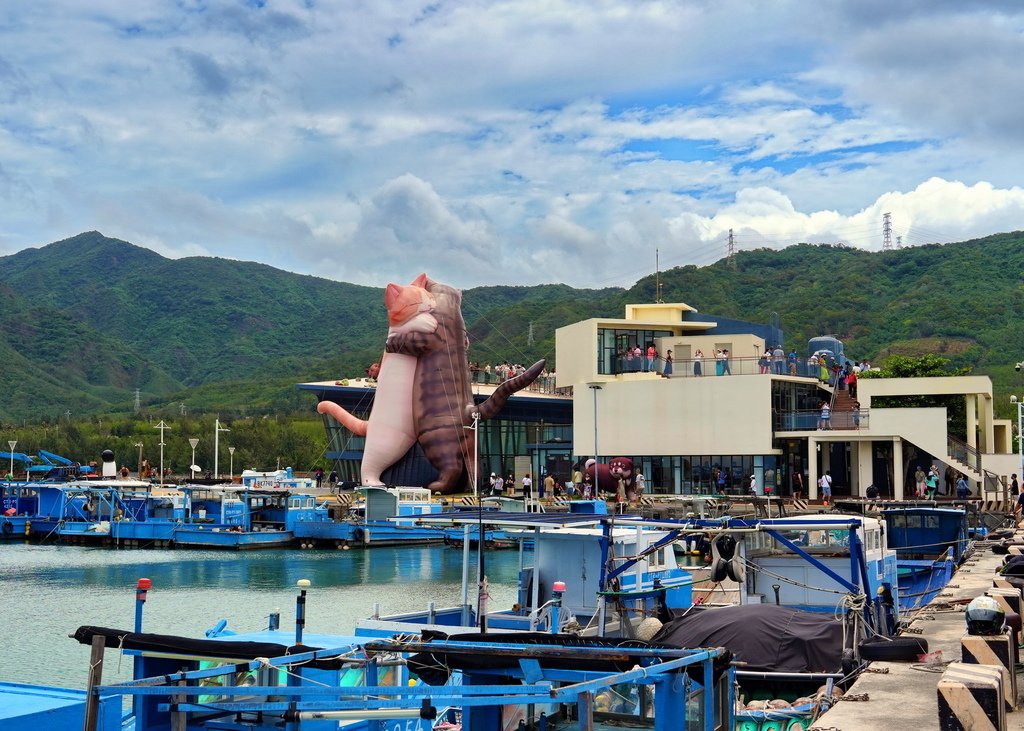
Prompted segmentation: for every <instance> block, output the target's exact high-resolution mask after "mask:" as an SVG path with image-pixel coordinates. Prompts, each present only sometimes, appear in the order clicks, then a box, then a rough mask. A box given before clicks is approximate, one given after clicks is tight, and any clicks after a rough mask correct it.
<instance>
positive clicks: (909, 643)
mask: <svg viewBox="0 0 1024 731" xmlns="http://www.w3.org/2000/svg"><path fill="white" fill-rule="evenodd" d="M859 647H860V657H861V660H884V661H887V662H917V656H918V655H924V654H925V653H927V652H928V640H927V639H926V638H924V637H918V636H916V635H915V636H909V637H908V636H905V635H904V636H900V637H887V638H885V639H882V638H872V639H870V640H864V641H862V642H861V643H860V646H859Z"/></svg>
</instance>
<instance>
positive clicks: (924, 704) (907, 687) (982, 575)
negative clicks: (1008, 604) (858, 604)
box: [810, 544, 1024, 731]
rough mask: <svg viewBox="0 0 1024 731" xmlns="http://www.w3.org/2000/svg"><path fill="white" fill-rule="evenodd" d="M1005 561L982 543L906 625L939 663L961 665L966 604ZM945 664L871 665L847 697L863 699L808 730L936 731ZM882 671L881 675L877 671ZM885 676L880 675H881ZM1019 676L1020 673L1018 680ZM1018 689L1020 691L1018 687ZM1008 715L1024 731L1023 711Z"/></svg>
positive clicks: (1012, 728) (1010, 724) (1013, 727)
mask: <svg viewBox="0 0 1024 731" xmlns="http://www.w3.org/2000/svg"><path fill="white" fill-rule="evenodd" d="M1002 563H1003V557H1002V556H998V555H996V554H994V553H992V551H991V550H990V549H989V548H988V547H987V546H984V545H983V544H982V545H981V546H979V548H978V549H977V550H976V551H975V553H974V555H973V556H971V557H970V558H969V559H968V560H967V561H966V562H965V563H964V564H963V566H962V567H961V568H960V570H959V571H958V572H957V573H956V574H955V575H954V576H953V581H952V583H950V584H949V585H948V586H947V587H946V588H945V590H943V591H942V592H941V593H940V594H939V596H937V597H935V599H933V600H932V601H931V602H930V603H929V604H928V605H927V606H926V607H924V608H923V609H922V611H921V612H920V613H919V614H918V615H917V619H916V620H915V621H914V622H913V623H912V624H911V625H910V626H911V629H920V630H921V636H922V637H926V638H927V639H928V650H929V652H930V653H934V652H936V651H941V652H942V662H943V663H948V662H950V661H956V662H959V661H960V639H961V638H962V637H963V636H964V634H965V633H966V626H965V624H964V605H963V604H951V602H956V601H957V600H970V599H973V598H974V597H977V596H981V595H982V594H984V593H985V591H986V590H987V589H991V588H992V579H993V578H995V575H996V572H997V571H998V570H999V568H1000V566H1002ZM944 667H945V665H941V666H939V667H937V668H934V669H929V668H927V667H925V666H924V665H922V664H920V663H898V662H873V663H872V664H871V668H870V669H871V670H874V671H875V672H866V673H863V674H862V675H861V676H860V677H859V678H858V679H857V681H856V682H855V683H854V684H853V686H852V687H851V688H850V690H849V692H848V693H847V695H848V696H849V697H851V698H852V699H856V698H859V697H862V696H866V700H861V701H857V700H850V701H846V702H839V703H836V704H835V705H834V706H833V707H832V708H831V709H830V710H829V711H828V712H826V713H824V714H822V716H821V717H820V718H819V719H818V720H817V721H816V722H815V723H814V725H813V726H811V727H810V728H811V730H812V731H825V729H830V730H831V731H874V730H876V729H877V731H892V729H893V728H894V721H898V725H899V726H901V727H903V728H913V729H914V731H932V730H933V729H934V731H939V729H940V726H939V712H938V695H937V686H938V683H939V679H940V678H941V677H942V670H943V669H944ZM878 670H882V673H879V672H877V671H878ZM883 673H884V674H883ZM1021 677H1022V674H1021V673H1019V672H1018V678H1021ZM1018 688H1019V689H1021V690H1024V686H1022V685H1021V684H1020V682H1018ZM1020 701H1021V697H1020V695H1018V698H1017V709H1016V710H1014V711H1012V712H1010V713H1007V716H1006V721H1007V723H1006V728H1007V729H1008V731H1024V706H1022V705H1021V702H1020Z"/></svg>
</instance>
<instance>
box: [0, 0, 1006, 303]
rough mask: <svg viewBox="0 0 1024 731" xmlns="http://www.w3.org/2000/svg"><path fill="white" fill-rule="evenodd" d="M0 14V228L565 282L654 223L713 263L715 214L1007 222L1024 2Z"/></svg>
mask: <svg viewBox="0 0 1024 731" xmlns="http://www.w3.org/2000/svg"><path fill="white" fill-rule="evenodd" d="M3 17H4V22H2V23H0V102H2V104H3V109H4V112H3V115H0V206H2V209H3V210H4V212H5V215H4V221H3V224H2V227H3V228H2V229H0V251H6V252H12V251H15V250H18V249H20V248H23V247H25V246H37V245H40V244H43V243H46V242H48V241H53V240H58V239H62V238H66V237H67V236H70V235H73V234H75V233H77V232H80V231H84V230H89V229H99V230H101V231H103V232H104V233H107V234H108V235H111V236H115V237H118V238H123V239H127V240H130V241H133V242H135V243H139V244H142V245H146V246H151V247H153V248H154V249H156V250H157V251H160V252H161V253H164V254H166V255H169V256H184V255H195V254H203V253H207V254H210V255H216V256H226V257H231V258H243V259H244V258H250V259H256V260H259V261H264V262H266V263H269V264H271V265H274V266H279V267H282V268H285V269H292V270H299V271H303V272H307V273H316V274H326V275H328V276H333V277H336V278H339V279H346V280H349V281H357V282H360V283H366V284H374V285H381V284H383V283H384V282H386V281H389V280H401V279H404V278H406V277H408V276H410V275H413V274H416V273H418V272H419V271H420V270H422V269H430V268H433V269H434V272H436V274H437V276H438V277H439V278H443V279H447V280H449V281H452V282H455V283H457V284H460V285H462V286H471V285H475V284H492V283H508V284H516V283H535V282H545V281H566V282H569V283H572V284H575V285H583V286H586V285H592V284H607V283H614V284H630V283H631V282H632V279H633V278H635V276H636V275H637V274H643V273H646V272H647V271H649V270H650V269H651V268H652V266H653V264H652V262H653V251H654V249H655V248H659V249H660V250H661V251H662V255H663V261H664V260H666V259H668V260H669V261H670V262H671V263H686V262H688V261H690V262H697V263H707V262H709V261H712V260H714V259H715V258H718V257H720V256H721V255H724V252H725V247H724V236H725V235H726V233H727V231H728V229H729V228H733V229H734V231H735V232H736V233H737V235H738V236H739V237H740V241H741V245H755V244H756V245H770V246H781V245H785V244H786V243H792V242H795V241H801V240H822V241H827V240H842V241H845V242H847V243H852V244H855V245H860V246H867V247H876V248H877V246H878V244H879V241H880V233H879V231H880V216H881V213H883V212H885V211H891V212H892V214H893V224H894V230H895V231H896V232H897V233H901V232H902V233H905V235H906V236H907V240H908V242H910V243H916V242H917V241H918V240H919V239H917V238H916V234H915V233H914V227H915V226H916V227H917V228H918V229H919V230H922V229H926V230H928V231H929V232H931V233H933V234H934V233H940V234H943V235H946V236H948V239H947V240H955V239H957V238H965V237H969V236H977V235H983V234H986V233H992V232H995V231H1002V230H1007V229H1019V228H1022V226H1021V224H1020V220H1021V212H1022V211H1021V206H1022V204H1021V191H1020V188H1019V187H1018V186H1019V185H1020V178H1019V172H1018V171H1019V170H1020V169H1021V168H1022V166H1024V160H1022V159H1021V158H1022V157H1024V153H1022V152H1021V150H1022V149H1024V146H1021V145H1020V144H1016V143H1018V142H1019V141H1020V140H1019V138H1020V137H1021V134H1022V132H1021V130H1022V129H1024V128H1022V127H1021V126H1020V124H1019V123H1018V120H1019V119H1020V118H1021V112H1022V111H1024V109H1022V106H1024V102H1022V101H1021V99H1024V93H1022V92H1024V88H1022V84H1024V81H1022V80H1021V76H1020V74H1019V73H1018V70H1017V68H1016V67H1017V65H1018V63H1017V60H1018V59H1019V58H1021V57H1022V56H1024V54H1022V51H1024V48H1022V44H1024V37H1022V36H1021V34H1020V28H1021V25H1022V20H1024V9H1017V6H1016V5H1011V4H1007V3H1004V2H996V1H994V0H993V1H992V2H973V3H970V4H964V3H961V2H953V1H952V0H950V1H948V2H937V1H929V2H924V1H923V0H922V1H914V2H907V3H896V4H892V3H884V2H881V0H830V1H829V2H824V3H778V2H774V1H770V0H755V2H753V3H751V2H747V1H746V0H720V1H719V2H703V1H702V2H690V3H683V4H680V3H675V2H668V1H667V0H666V1H662V0H648V1H641V2H635V1H633V0H599V1H598V2H593V1H592V0H554V1H552V0H544V1H543V2H542V1H541V0H468V1H467V2H460V3H447V4H446V3H435V4H428V5H425V4H422V3H413V2H407V1H405V0H399V1H398V2H395V3H387V4H381V3H377V4H351V3H348V4H346V3H324V4H315V3H308V2H304V1H303V0H266V2H263V3H236V2H232V1H230V0H206V1H204V2H177V3H173V4H168V3H164V2H161V1H159V0H141V1H140V2H134V3H127V4H125V3H121V2H113V0H97V1H96V2H90V3H88V4H82V3H80V2H72V0H40V2H35V3H27V4H26V3H22V4H19V5H18V6H17V7H14V6H12V9H8V10H6V11H4V16H3ZM822 29H827V30H828V32H827V33H823V32H822ZM68 39H74V43H69V41H68ZM922 235H923V234H922ZM427 264H429V266H427ZM432 273H433V272H432Z"/></svg>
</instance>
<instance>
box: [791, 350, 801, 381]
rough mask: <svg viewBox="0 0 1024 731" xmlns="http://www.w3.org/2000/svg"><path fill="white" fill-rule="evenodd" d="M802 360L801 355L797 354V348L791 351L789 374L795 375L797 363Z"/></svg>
mask: <svg viewBox="0 0 1024 731" xmlns="http://www.w3.org/2000/svg"><path fill="white" fill-rule="evenodd" d="M799 362H800V356H798V355H797V354H796V351H795V350H791V351H789V375H791V376H795V375H796V369H797V364H798V363H799Z"/></svg>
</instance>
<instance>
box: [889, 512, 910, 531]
mask: <svg viewBox="0 0 1024 731" xmlns="http://www.w3.org/2000/svg"><path fill="white" fill-rule="evenodd" d="M891 520H892V527H893V528H906V527H907V516H905V515H902V514H897V515H893V516H892V517H891Z"/></svg>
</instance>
